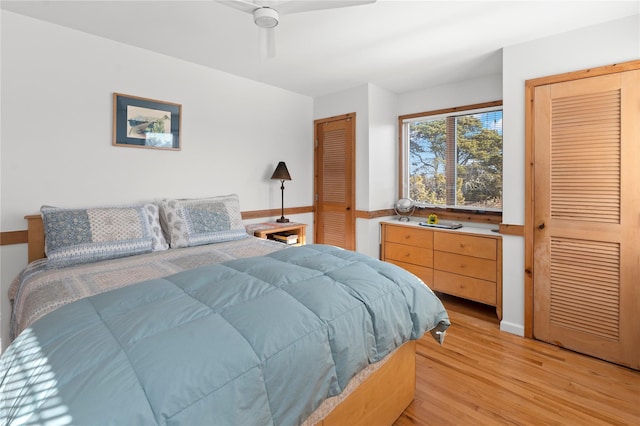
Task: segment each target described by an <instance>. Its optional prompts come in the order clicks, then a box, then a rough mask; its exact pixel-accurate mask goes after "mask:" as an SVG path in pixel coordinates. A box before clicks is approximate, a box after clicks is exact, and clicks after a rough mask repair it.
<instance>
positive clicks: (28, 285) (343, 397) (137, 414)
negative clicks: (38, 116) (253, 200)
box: [0, 195, 449, 425]
mask: <svg viewBox="0 0 640 426" xmlns="http://www.w3.org/2000/svg"><path fill="white" fill-rule="evenodd" d="M121 207H122V206H119V207H118V208H98V209H58V208H53V207H43V209H42V211H41V215H39V216H31V217H29V219H28V222H29V232H28V235H29V261H30V263H29V265H28V266H27V268H25V270H24V271H23V272H22V273H21V274H20V276H19V277H17V278H16V280H15V281H14V283H13V284H12V287H11V290H10V294H9V296H10V298H11V300H12V308H13V313H12V321H11V335H12V338H13V337H15V340H14V341H13V342H12V343H11V345H10V346H9V348H8V349H7V350H6V351H5V353H3V354H2V357H1V358H0V380H1V382H0V423H2V424H46V423H52V424H53V423H55V424H224V425H228V424H242V425H245V424H251V425H253V424H256V425H257V424H277V425H289V424H304V425H313V424H320V425H332V424H335V425H341V424H342V425H344V424H391V423H392V422H393V421H394V420H395V419H396V418H397V417H398V416H399V415H400V414H401V413H402V411H403V410H404V409H405V408H406V406H407V405H408V404H409V403H410V402H411V400H412V399H413V395H414V390H415V340H416V339H418V338H420V337H422V335H423V334H424V333H426V332H430V333H431V334H432V335H433V337H434V338H435V340H436V342H440V343H441V342H442V339H443V337H444V333H445V330H446V328H447V327H448V326H449V320H448V317H447V314H446V311H445V310H444V307H443V306H442V304H441V303H440V301H439V300H438V299H437V297H436V296H435V295H434V294H433V293H432V292H431V291H430V290H429V289H428V288H427V287H426V286H425V285H424V284H423V283H422V282H421V281H420V280H419V279H417V278H416V277H415V276H413V275H412V274H410V273H408V272H406V271H404V270H402V269H401V268H398V267H396V266H394V265H391V264H388V263H386V262H381V261H379V260H377V259H373V258H371V257H368V256H365V255H362V254H359V253H356V252H352V251H347V250H342V249H339V248H337V247H332V246H326V245H313V244H312V245H306V246H302V247H288V246H286V245H284V244H281V243H277V242H273V241H268V240H261V239H258V238H255V237H252V236H248V235H247V234H246V232H245V231H244V226H243V225H242V221H241V216H240V210H239V202H238V199H237V196H235V195H230V196H223V197H211V198H207V199H197V200H161V202H158V203H149V204H145V205H143V206H125V208H124V210H126V214H124V216H127V218H128V219H127V221H125V222H126V224H125V225H123V224H122V223H123V222H122V221H120V222H119V221H118V220H113V217H116V216H117V217H119V216H122V215H123V213H122V210H123V209H122V208H121ZM109 209H110V210H109ZM118 209H120V210H118ZM78 210H80V214H79V213H78ZM89 210H92V211H89ZM94 210H97V211H94ZM105 210H106V212H105ZM114 212H115V213H114ZM110 215H111V216H110ZM105 217H107V219H108V220H106V221H105ZM98 219H99V220H102V221H103V222H106V223H109V226H110V227H111V228H109V229H107V230H105V229H100V227H99V226H97V225H96V226H94V227H93V228H92V227H90V226H89V225H88V224H93V222H92V221H94V222H96V221H98ZM136 220H137V222H136ZM101 223H102V222H101ZM132 223H134V225H131V224H132ZM78 224H81V226H80V228H82V232H84V233H85V237H84V239H83V240H82V241H81V242H78V241H75V240H77V237H76V234H77V233H78V231H77V229H76V228H77V225H78ZM212 224H213V225H212ZM123 226H124V227H128V228H131V226H133V227H134V228H136V229H135V231H136V232H133V233H132V232H129V231H130V229H128V230H127V233H126V235H125V234H124V233H123V232H121V228H122V227H123ZM114 227H115V229H116V231H117V232H114V231H113V229H114ZM61 229H64V230H65V231H64V232H62V231H60V230H61ZM45 235H46V237H45ZM69 235H73V239H74V241H71V242H69V241H68V240H69ZM141 236H142V237H141ZM118 237H121V240H120V241H118V242H117V243H114V240H115V239H117V238H118ZM142 240H145V241H142ZM123 247H124V249H123ZM132 251H133V252H135V253H134V254H131V252H132ZM45 252H46V254H47V257H44V255H45ZM105 252H106V254H105ZM78 258H80V259H81V260H80V261H78ZM436 342H434V344H437V343H436Z"/></svg>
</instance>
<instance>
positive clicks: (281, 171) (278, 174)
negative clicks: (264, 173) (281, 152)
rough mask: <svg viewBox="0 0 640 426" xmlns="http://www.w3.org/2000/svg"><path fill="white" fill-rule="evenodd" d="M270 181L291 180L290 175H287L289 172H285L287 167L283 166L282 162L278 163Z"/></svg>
mask: <svg viewBox="0 0 640 426" xmlns="http://www.w3.org/2000/svg"><path fill="white" fill-rule="evenodd" d="M271 179H278V180H291V175H290V174H289V170H287V165H286V164H284V161H281V162H279V163H278V166H277V167H276V169H275V170H274V172H273V174H272V175H271Z"/></svg>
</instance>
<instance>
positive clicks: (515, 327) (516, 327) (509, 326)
mask: <svg viewBox="0 0 640 426" xmlns="http://www.w3.org/2000/svg"><path fill="white" fill-rule="evenodd" d="M500 331H506V332H507V333H511V334H516V335H518V336H524V326H523V325H520V324H515V323H512V322H508V321H504V320H502V321H500Z"/></svg>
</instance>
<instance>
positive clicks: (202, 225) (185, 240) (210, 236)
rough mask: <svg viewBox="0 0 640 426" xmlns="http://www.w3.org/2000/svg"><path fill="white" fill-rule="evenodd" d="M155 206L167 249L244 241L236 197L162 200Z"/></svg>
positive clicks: (244, 232) (245, 232) (244, 234)
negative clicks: (158, 208) (158, 210)
mask: <svg viewBox="0 0 640 426" xmlns="http://www.w3.org/2000/svg"><path fill="white" fill-rule="evenodd" d="M159 204H160V223H161V224H162V226H163V229H164V231H165V235H166V236H167V239H168V241H169V246H171V248H179V247H192V246H199V245H202V244H210V243H219V242H223V241H230V240H239V239H241V238H246V237H247V231H246V230H245V227H244V224H243V223H242V215H241V213H240V201H239V198H238V196H237V195H236V194H231V195H224V196H219V197H212V198H196V199H181V200H175V199H164V200H161V201H160V202H159Z"/></svg>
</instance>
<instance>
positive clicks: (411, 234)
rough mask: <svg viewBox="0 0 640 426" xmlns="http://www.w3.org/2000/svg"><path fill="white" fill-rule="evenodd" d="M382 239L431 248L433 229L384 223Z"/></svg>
mask: <svg viewBox="0 0 640 426" xmlns="http://www.w3.org/2000/svg"><path fill="white" fill-rule="evenodd" d="M384 239H385V241H390V242H393V243H399V244H407V245H411V246H416V247H423V248H428V249H432V248H433V231H432V230H430V229H419V228H416V227H408V226H393V225H385V227H384Z"/></svg>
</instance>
